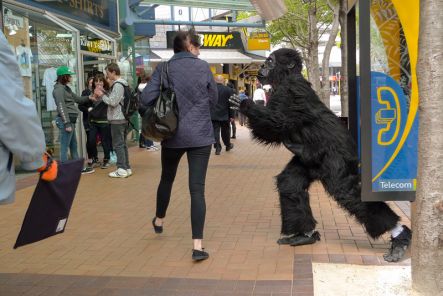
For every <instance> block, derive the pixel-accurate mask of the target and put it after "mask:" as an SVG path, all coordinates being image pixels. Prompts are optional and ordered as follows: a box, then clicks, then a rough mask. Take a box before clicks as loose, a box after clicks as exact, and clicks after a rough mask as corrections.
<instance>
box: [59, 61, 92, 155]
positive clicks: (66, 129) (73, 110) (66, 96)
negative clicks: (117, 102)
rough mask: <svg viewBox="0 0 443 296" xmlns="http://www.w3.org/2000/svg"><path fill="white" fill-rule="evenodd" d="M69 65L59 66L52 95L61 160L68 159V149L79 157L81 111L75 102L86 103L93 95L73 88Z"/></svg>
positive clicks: (72, 73)
mask: <svg viewBox="0 0 443 296" xmlns="http://www.w3.org/2000/svg"><path fill="white" fill-rule="evenodd" d="M74 74H75V73H74V72H71V70H69V68H68V67H67V66H61V67H58V68H57V82H56V84H55V85H54V90H53V92H52V95H53V97H54V99H55V104H56V105H57V112H58V115H57V118H56V119H55V122H56V123H57V126H58V128H59V129H60V161H61V162H65V161H67V160H68V150H69V152H70V155H71V159H78V158H79V155H78V150H77V137H76V134H75V124H76V123H77V118H78V113H79V112H80V111H79V109H78V107H77V106H76V105H75V103H78V104H80V103H86V102H88V101H89V100H92V99H93V98H92V96H78V95H76V94H75V93H74V92H73V91H72V90H71V88H70V87H69V83H71V82H72V75H74Z"/></svg>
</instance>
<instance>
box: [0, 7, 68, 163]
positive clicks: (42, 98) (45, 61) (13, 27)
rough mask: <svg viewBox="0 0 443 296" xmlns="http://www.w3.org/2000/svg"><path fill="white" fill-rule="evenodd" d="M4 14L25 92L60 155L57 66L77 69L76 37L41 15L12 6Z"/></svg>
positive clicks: (46, 136) (49, 140) (46, 135)
mask: <svg viewBox="0 0 443 296" xmlns="http://www.w3.org/2000/svg"><path fill="white" fill-rule="evenodd" d="M3 14H4V16H5V26H4V33H5V36H6V38H7V40H8V42H9V43H10V45H11V47H12V48H13V51H14V52H15V53H16V56H17V62H18V64H19V68H20V73H21V75H22V80H23V85H24V91H25V95H26V96H27V97H28V98H30V99H32V100H33V101H34V102H35V104H36V107H37V111H38V114H39V115H40V119H41V123H42V127H43V131H44V134H45V140H46V146H47V147H48V148H50V149H53V150H54V152H55V153H54V155H55V156H56V157H57V155H58V154H59V153H58V152H57V150H58V149H59V139H58V137H59V135H58V128H56V127H55V125H54V124H53V120H54V118H55V117H56V115H57V107H56V105H55V101H54V98H53V96H52V91H53V89H54V84H55V81H56V79H57V74H56V69H57V68H58V67H60V66H62V65H67V66H69V67H70V68H71V69H72V70H75V69H76V68H77V58H76V51H75V50H76V47H75V46H74V45H75V44H76V42H77V41H76V37H75V35H74V34H72V32H70V31H68V30H66V29H64V28H61V27H60V26H57V25H56V24H55V23H54V22H52V21H51V20H50V19H49V18H47V17H44V16H42V15H41V14H40V15H39V14H36V13H35V14H34V13H32V12H29V11H23V10H20V9H12V8H10V7H4V9H3ZM74 72H75V71H74ZM73 78H74V81H73V83H72V84H71V88H72V89H74V90H75V91H77V77H75V76H73Z"/></svg>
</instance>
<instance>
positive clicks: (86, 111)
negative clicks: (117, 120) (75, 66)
mask: <svg viewBox="0 0 443 296" xmlns="http://www.w3.org/2000/svg"><path fill="white" fill-rule="evenodd" d="M91 93H92V92H91V91H90V90H89V89H85V90H84V91H83V93H82V96H83V95H85V96H86V95H87V96H89V95H90V94H91ZM78 108H79V109H80V111H82V112H83V123H88V122H90V121H93V122H106V121H108V115H107V112H108V105H106V104H105V103H104V102H103V101H99V102H92V101H88V102H85V103H82V104H79V105H78ZM90 108H92V109H90Z"/></svg>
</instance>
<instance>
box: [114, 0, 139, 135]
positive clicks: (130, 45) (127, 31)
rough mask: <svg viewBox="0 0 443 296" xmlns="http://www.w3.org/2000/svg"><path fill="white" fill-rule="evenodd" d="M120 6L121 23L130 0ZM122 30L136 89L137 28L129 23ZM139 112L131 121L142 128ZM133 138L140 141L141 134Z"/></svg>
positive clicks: (123, 44) (122, 48)
mask: <svg viewBox="0 0 443 296" xmlns="http://www.w3.org/2000/svg"><path fill="white" fill-rule="evenodd" d="M118 3H119V4H118V8H119V15H120V20H121V22H120V23H121V24H122V23H125V20H126V18H127V17H129V11H128V10H129V5H128V0H124V1H119V2H118ZM120 32H121V34H122V39H121V50H122V55H123V56H127V57H128V60H129V61H130V69H131V76H132V83H131V82H129V83H130V85H131V87H132V89H134V90H135V88H136V87H137V75H136V73H135V68H136V65H135V45H134V37H135V29H134V25H133V24H130V25H129V24H127V22H126V25H123V26H120ZM138 116H139V115H138V114H134V116H132V118H131V123H132V124H133V126H134V127H135V128H136V129H137V130H140V127H139V120H138ZM133 135H134V136H133V139H134V140H136V141H138V139H139V137H140V135H139V133H138V132H135V133H134V134H133Z"/></svg>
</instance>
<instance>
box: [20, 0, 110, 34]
mask: <svg viewBox="0 0 443 296" xmlns="http://www.w3.org/2000/svg"><path fill="white" fill-rule="evenodd" d="M16 1H17V2H20V3H23V4H27V5H30V6H34V7H37V8H40V9H44V10H48V11H50V12H55V13H58V14H60V15H63V16H65V17H68V18H72V19H75V20H79V21H83V22H84V23H87V24H90V25H94V26H97V27H102V28H104V29H107V30H111V31H114V32H117V31H118V28H117V0H58V1H41V0H40V1H39V0H16Z"/></svg>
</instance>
